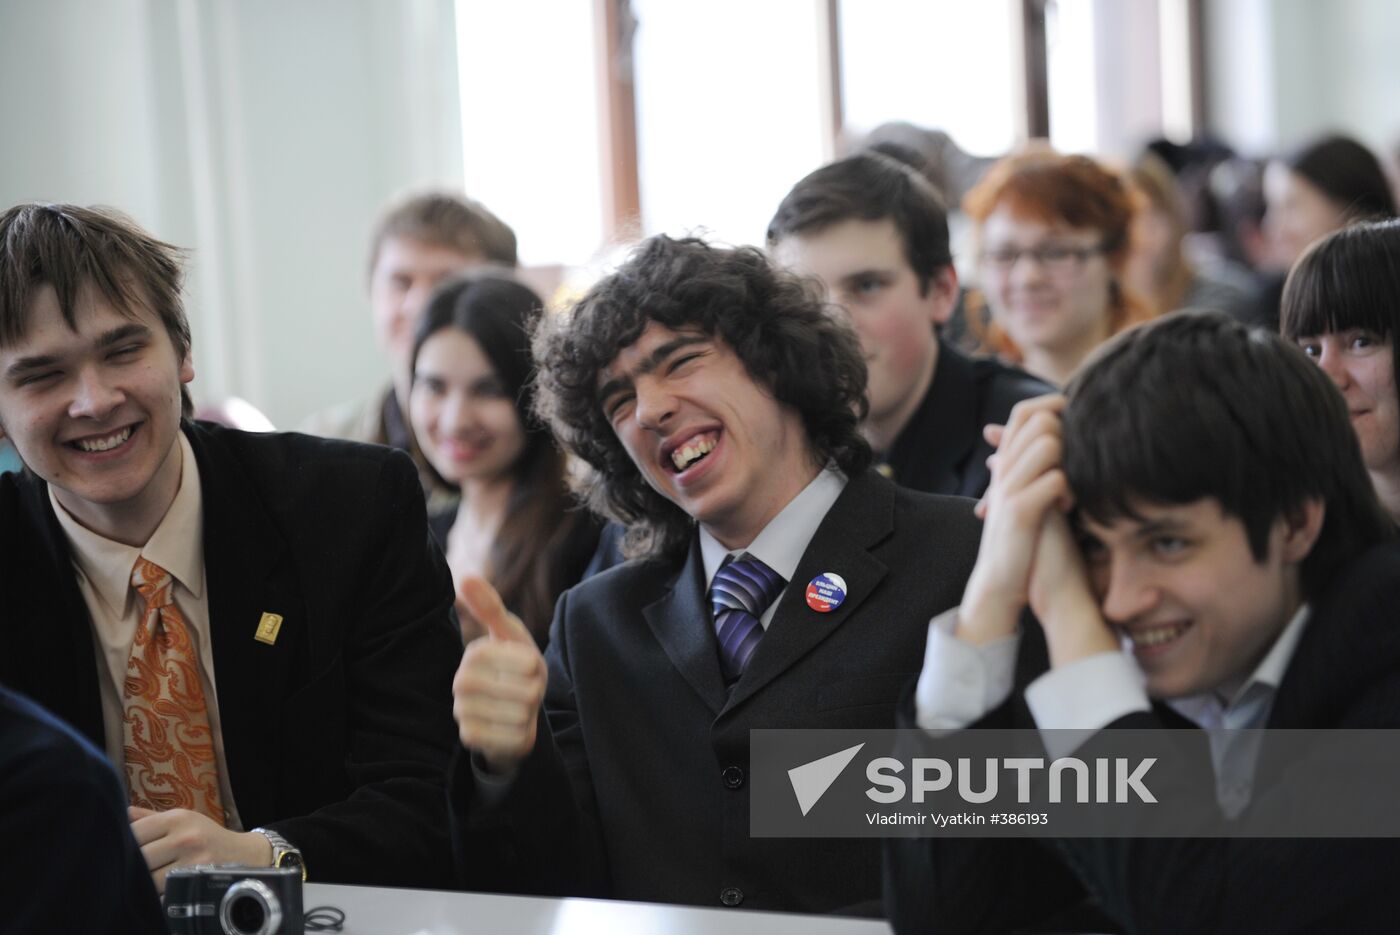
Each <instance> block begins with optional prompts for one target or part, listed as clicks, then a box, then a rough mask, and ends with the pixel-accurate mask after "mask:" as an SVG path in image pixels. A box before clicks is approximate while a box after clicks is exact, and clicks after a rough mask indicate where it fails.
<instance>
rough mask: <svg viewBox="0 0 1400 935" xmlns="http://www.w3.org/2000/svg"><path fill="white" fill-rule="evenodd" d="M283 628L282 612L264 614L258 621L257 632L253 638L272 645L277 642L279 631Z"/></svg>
mask: <svg viewBox="0 0 1400 935" xmlns="http://www.w3.org/2000/svg"><path fill="white" fill-rule="evenodd" d="M281 629H282V615H281V614H267V613H265V614H263V615H262V619H261V620H259V621H258V629H257V632H256V633H254V634H253V639H255V640H257V641H258V642H259V643H266V644H267V645H269V646H271V645H272V644H273V643H276V642H277V633H278V631H279V630H281Z"/></svg>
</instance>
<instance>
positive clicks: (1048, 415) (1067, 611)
mask: <svg viewBox="0 0 1400 935" xmlns="http://www.w3.org/2000/svg"><path fill="white" fill-rule="evenodd" d="M1066 403H1067V400H1066V399H1065V397H1064V396H1061V395H1051V396H1041V397H1037V398H1035V399H1029V400H1025V401H1024V402H1021V403H1018V404H1017V405H1016V407H1015V408H1014V409H1013V410H1012V411H1011V418H1010V419H1008V420H1007V423H1006V425H1005V426H998V425H989V426H987V428H986V430H985V436H986V438H987V441H988V442H989V443H991V444H993V445H995V446H996V447H997V451H996V453H995V454H994V455H992V456H991V458H989V459H988V465H989V466H990V467H991V472H992V480H991V484H990V485H989V486H988V488H987V493H986V494H985V495H984V496H983V497H982V499H981V501H980V502H979V503H978V504H977V515H978V516H980V517H981V518H982V519H983V521H984V524H983V528H982V542H981V545H980V547H979V548H978V551H977V563H976V565H975V566H974V567H973V570H972V575H971V576H970V577H969V579H968V584H967V590H966V591H965V592H964V594H963V603H962V606H961V608H960V610H959V613H958V627H957V631H956V632H957V636H958V638H960V639H962V640H963V641H965V642H968V643H972V644H973V645H980V644H984V643H988V642H991V641H993V640H997V639H1002V638H1005V637H1007V636H1010V635H1012V634H1014V633H1015V632H1016V628H1017V622H1018V620H1019V618H1020V615H1021V611H1022V610H1024V609H1025V608H1026V607H1027V606H1029V607H1030V608H1031V610H1032V611H1033V612H1034V614H1035V616H1036V618H1037V619H1038V620H1039V621H1040V623H1041V626H1042V628H1043V629H1044V631H1045V637H1046V642H1047V645H1048V647H1049V650H1050V661H1051V665H1052V666H1054V667H1059V666H1062V665H1067V664H1069V663H1071V662H1074V661H1076V660H1078V659H1082V658H1085V657H1087V656H1091V655H1095V654H1097V653H1101V652H1111V651H1116V650H1117V649H1118V641H1117V639H1116V638H1115V637H1114V635H1113V632H1112V630H1111V629H1110V628H1109V626H1108V625H1107V623H1105V621H1104V619H1103V616H1102V614H1101V613H1100V612H1099V608H1098V602H1097V600H1096V599H1095V597H1094V593H1093V590H1092V588H1091V586H1090V583H1089V576H1088V573H1087V571H1086V569H1085V565H1084V559H1083V556H1082V555H1081V553H1080V550H1079V546H1078V543H1077V542H1076V541H1075V536H1074V532H1073V530H1072V529H1071V527H1070V523H1069V512H1070V510H1071V509H1072V508H1073V506H1074V496H1073V494H1072V493H1071V491H1070V489H1069V482H1068V480H1067V478H1066V477H1065V473H1064V470H1063V467H1062V463H1061V459H1062V457H1063V452H1064V444H1063V440H1062V436H1061V421H1060V413H1061V412H1063V411H1064V408H1065V405H1066Z"/></svg>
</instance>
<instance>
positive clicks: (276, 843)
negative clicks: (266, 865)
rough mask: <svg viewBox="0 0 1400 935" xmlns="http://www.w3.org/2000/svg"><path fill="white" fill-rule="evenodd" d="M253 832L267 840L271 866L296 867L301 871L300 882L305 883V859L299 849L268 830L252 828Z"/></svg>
mask: <svg viewBox="0 0 1400 935" xmlns="http://www.w3.org/2000/svg"><path fill="white" fill-rule="evenodd" d="M253 832H254V833H256V834H260V835H262V836H263V837H265V838H267V843H268V844H271V845H272V866H274V867H285V866H292V867H297V868H299V869H300V870H301V880H302V882H303V883H305V882H306V859H305V858H304V857H302V854H301V849H300V848H298V847H297V846H296V845H295V844H293V843H292V842H291V841H288V840H287V839H286V838H284V837H282V835H280V834H278V833H277V832H276V831H273V830H272V829H270V828H254V829H253Z"/></svg>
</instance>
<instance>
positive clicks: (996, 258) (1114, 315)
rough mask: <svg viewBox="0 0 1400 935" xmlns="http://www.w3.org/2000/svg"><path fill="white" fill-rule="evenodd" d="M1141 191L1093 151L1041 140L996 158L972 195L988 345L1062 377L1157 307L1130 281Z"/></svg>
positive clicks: (1043, 374)
mask: <svg viewBox="0 0 1400 935" xmlns="http://www.w3.org/2000/svg"><path fill="white" fill-rule="evenodd" d="M1137 197H1138V196H1136V195H1135V194H1134V193H1133V192H1132V191H1131V189H1129V187H1128V186H1127V185H1126V184H1125V183H1124V181H1123V179H1122V178H1121V177H1119V176H1118V175H1117V174H1116V173H1114V172H1111V171H1110V170H1108V169H1106V168H1104V167H1103V166H1101V165H1100V164H1099V163H1097V162H1095V161H1094V160H1092V159H1090V158H1088V157H1087V156H1064V155H1060V154H1059V153H1056V152H1054V151H1052V150H1048V149H1035V150H1030V151H1027V152H1023V153H1020V154H1017V155H1013V156H1008V157H1007V158H1005V159H1003V160H1002V161H1001V162H998V163H997V164H996V165H995V166H993V167H992V168H991V170H990V171H988V173H987V174H986V176H984V177H983V178H982V180H981V181H980V182H979V183H978V184H977V186H976V187H975V188H973V189H972V191H970V192H968V194H967V197H966V198H964V199H963V210H964V211H965V212H966V213H967V215H968V216H969V217H970V218H971V219H972V220H973V222H974V223H976V225H977V239H978V245H979V248H980V250H979V255H980V262H979V264H978V279H979V284H980V286H981V288H982V293H983V295H984V297H985V300H986V303H987V306H988V308H989V310H990V312H991V320H990V322H985V321H984V322H980V323H979V322H976V321H974V322H973V329H974V333H979V332H980V334H979V337H980V338H981V340H982V344H983V349H984V350H988V351H991V352H993V353H996V354H998V355H999V356H1001V357H1003V358H1006V359H1007V360H1010V361H1012V362H1013V363H1018V364H1020V365H1021V366H1022V367H1024V368H1025V369H1026V370H1028V371H1030V372H1031V373H1033V374H1035V375H1036V376H1038V377H1040V378H1041V379H1043V380H1047V381H1049V382H1051V383H1054V384H1056V385H1060V386H1063V385H1064V384H1065V383H1067V382H1068V381H1069V378H1070V376H1071V375H1072V374H1073V373H1074V371H1075V369H1076V368H1078V366H1079V364H1080V363H1081V362H1082V361H1083V360H1084V358H1085V357H1086V356H1088V354H1089V352H1090V351H1092V350H1093V349H1094V348H1095V347H1097V346H1098V345H1099V344H1101V343H1102V342H1103V341H1104V340H1106V339H1107V338H1108V337H1109V336H1111V335H1113V334H1115V333H1116V332H1118V331H1120V330H1122V329H1123V328H1126V327H1128V326H1129V325H1132V324H1136V323H1137V322H1139V321H1142V320H1143V319H1145V318H1147V317H1149V315H1150V313H1149V310H1148V307H1147V306H1146V305H1144V304H1143V302H1142V301H1141V300H1140V299H1137V298H1136V297H1134V296H1133V295H1132V294H1131V293H1129V292H1128V290H1126V289H1125V288H1124V287H1123V282H1122V279H1123V270H1124V265H1125V264H1126V263H1127V260H1128V247H1129V233H1130V230H1131V228H1132V223H1133V217H1134V214H1135V212H1136V210H1137V203H1136V199H1137Z"/></svg>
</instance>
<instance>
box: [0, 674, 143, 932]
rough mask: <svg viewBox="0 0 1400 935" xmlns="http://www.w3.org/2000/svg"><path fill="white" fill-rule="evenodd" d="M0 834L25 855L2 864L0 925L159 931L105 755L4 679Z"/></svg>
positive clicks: (9, 928) (0, 717)
mask: <svg viewBox="0 0 1400 935" xmlns="http://www.w3.org/2000/svg"><path fill="white" fill-rule="evenodd" d="M0 841H6V842H8V843H9V845H10V846H11V848H13V849H15V850H16V851H17V852H19V853H23V855H24V856H23V859H15V860H10V861H8V862H7V863H6V865H5V872H4V873H3V874H0V906H3V907H4V929H5V931H7V932H16V933H38V932H83V933H84V935H132V933H136V932H150V933H159V932H163V931H165V919H164V916H163V915H162V913H161V911H160V901H159V900H158V899H157V898H156V891H155V887H153V886H151V877H150V875H149V874H148V873H147V872H146V862H145V861H144V860H142V859H141V851H140V850H139V849H138V848H137V846H136V841H135V840H134V839H133V838H132V837H131V828H130V826H129V824H128V822H127V820H126V796H125V795H124V794H123V793H122V787H121V784H120V783H119V782H117V777H116V774H114V773H113V772H112V764H111V763H108V762H107V758H106V757H104V756H103V755H102V754H101V753H100V752H98V750H97V748H96V747H94V746H92V745H91V744H89V743H88V742H87V741H86V740H83V738H81V737H79V736H78V735H77V734H76V733H75V732H74V731H73V729H72V728H71V727H69V726H68V725H67V724H64V723H63V722H62V721H60V720H58V719H57V718H55V717H54V716H53V715H51V714H49V713H48V712H47V711H45V710H44V709H43V708H41V707H39V706H38V705H36V704H35V703H34V702H32V701H30V700H29V699H27V698H25V697H24V696H22V695H19V694H16V693H15V692H12V691H10V690H9V689H7V688H5V687H4V686H0ZM16 856H18V853H17V854H16Z"/></svg>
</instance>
